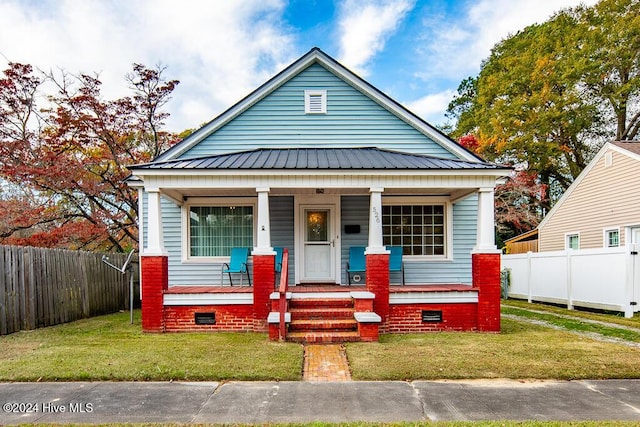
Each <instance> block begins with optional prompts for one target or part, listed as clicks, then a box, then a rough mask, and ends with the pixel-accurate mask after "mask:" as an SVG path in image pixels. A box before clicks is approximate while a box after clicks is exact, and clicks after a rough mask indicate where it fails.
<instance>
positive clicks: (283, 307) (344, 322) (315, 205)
mask: <svg viewBox="0 0 640 427" xmlns="http://www.w3.org/2000/svg"><path fill="white" fill-rule="evenodd" d="M302 154H304V159H306V160H304V161H301V160H300V159H301V157H300V156H301V155H302ZM327 155H331V156H333V157H335V159H336V160H335V161H333V160H332V161H331V162H329V163H327V167H328V168H329V169H327V170H316V169H313V170H310V169H309V167H310V162H311V161H312V159H314V158H316V157H317V158H321V157H322V156H327ZM356 155H358V156H360V157H359V158H360V159H361V160H360V161H361V162H364V163H362V164H359V166H357V167H356V165H355V164H351V163H349V164H343V163H344V162H343V161H342V157H345V158H349V156H351V157H352V158H356V157H355V156H356ZM253 156H257V157H256V159H254V160H255V161H253V163H251V164H250V166H248V165H249V163H247V162H248V161H249V159H252V158H253ZM273 156H279V158H280V157H283V158H284V159H285V160H286V161H285V160H283V161H282V165H283V169H282V170H278V171H277V172H273V171H272V170H271V166H269V165H270V163H269V162H270V160H269V159H271V158H272V157H273ZM263 157H264V158H263ZM333 157H332V158H333ZM294 158H295V160H296V162H295V163H294V162H293V159H294ZM260 159H261V160H260ZM372 159H374V160H375V161H374V160H372ZM222 161H224V162H223V163H220V162H222ZM226 162H229V163H226ZM256 162H257V163H256ZM301 162H302V163H301ZM334 163H335V164H334ZM440 163H443V164H440ZM222 165H226V166H224V167H223V166H222ZM231 165H234V167H237V168H239V169H238V170H239V171H241V172H242V173H237V172H238V171H236V170H234V171H228V170H227V168H230V167H231ZM387 165H397V167H394V168H393V170H387V168H388V167H389V166H387ZM214 166H215V167H214ZM245 167H246V168H248V169H247V170H246V171H245V170H244V168H245ZM436 167H437V168H438V169H436V170H435V171H434V168H436ZM442 167H446V168H452V169H453V168H455V172H451V173H449V172H443V171H442V170H441V168H442ZM139 168H140V172H137V174H139V175H143V174H144V175H145V178H144V179H145V191H144V193H142V192H141V204H140V212H142V215H143V217H144V218H146V219H145V224H146V228H144V229H143V232H144V233H143V235H141V238H140V241H141V242H142V244H143V245H144V251H143V254H142V256H141V258H142V262H141V268H142V286H143V292H142V294H143V302H142V305H143V327H144V329H145V330H146V331H155V332H165V331H191V330H199V331H202V330H206V331H210V330H211V331H213V330H234V331H267V330H268V331H269V332H270V337H271V339H278V340H284V339H289V340H299V341H319V342H330V341H335V340H365V341H375V340H377V339H378V334H379V333H381V332H382V333H386V332H397V333H403V332H426V331H441V330H467V331H469V330H470V331H499V329H500V313H499V298H500V283H499V278H500V274H499V270H500V255H499V251H497V250H496V247H495V243H494V230H493V225H494V221H493V186H494V185H495V179H496V171H495V168H494V167H493V166H489V165H486V164H480V165H478V164H476V163H469V162H465V161H453V160H447V161H444V160H442V159H437V160H436V159H433V158H430V157H426V156H416V155H410V154H406V153H395V152H389V151H383V150H377V149H356V150H354V149H348V150H341V149H331V150H319V149H318V150H315V149H305V150H266V151H265V150H259V151H256V152H246V153H238V154H234V155H224V156H214V157H211V158H207V159H199V160H186V161H173V162H167V163H163V164H162V165H161V167H160V168H159V169H155V168H151V169H147V168H146V166H144V167H143V166H140V167H139ZM256 168H257V169H256ZM396 169H399V170H396ZM196 171H197V172H198V173H195V172H196ZM176 176H180V179H177V178H176ZM239 247H240V248H248V249H249V250H250V256H249V258H248V259H247V262H246V264H247V270H249V271H250V275H251V278H252V280H253V287H251V288H250V287H246V288H243V287H236V286H234V287H231V286H225V285H228V284H229V280H228V278H227V277H226V276H225V275H224V274H221V273H222V272H224V270H223V266H224V265H225V263H229V261H230V257H229V255H230V251H231V249H232V248H239ZM391 247H393V248H395V249H398V248H399V249H400V250H401V252H400V256H401V259H402V263H403V265H404V267H405V268H404V270H403V271H402V273H401V272H398V271H397V270H395V269H394V271H390V250H389V249H390V248H391ZM275 248H288V256H287V263H286V265H284V264H283V266H282V269H281V273H280V274H281V281H280V282H279V286H278V289H277V290H276V292H274V286H275V284H276V269H275V265H276V262H275V257H276V251H275V250H274V249H275ZM355 248H360V249H361V251H362V252H360V253H361V255H360V256H363V257H364V259H365V261H366V262H365V261H362V262H361V267H360V269H359V270H358V271H359V272H362V273H360V274H357V276H358V280H357V281H358V282H359V283H358V286H353V287H351V288H348V287H346V286H343V285H341V284H344V283H348V282H349V279H350V278H352V279H354V280H355V279H356V278H355V276H353V277H351V276H350V274H352V273H351V269H350V268H349V267H348V263H349V262H350V261H351V249H355ZM362 254H364V255H362ZM365 264H366V265H365ZM351 265H352V264H351ZM405 273H406V274H405ZM405 276H406V277H405ZM247 279H248V277H247ZM235 281H236V280H235V279H234V282H235ZM392 281H393V283H405V284H406V286H404V287H400V286H394V285H392ZM318 283H323V284H331V285H333V286H331V287H330V288H325V287H323V288H318V291H317V292H316V291H312V290H311V289H314V288H313V287H314V286H317V285H318ZM303 285H304V286H303ZM307 286H311V287H310V288H307ZM338 308H339V309H340V310H336V309H338ZM347 309H348V310H347ZM338 311H339V312H340V316H337V314H336V313H337V312H338Z"/></svg>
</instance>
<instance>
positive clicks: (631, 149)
mask: <svg viewBox="0 0 640 427" xmlns="http://www.w3.org/2000/svg"><path fill="white" fill-rule="evenodd" d="M609 151H616V152H618V153H620V154H623V155H625V156H627V157H630V158H631V159H634V160H637V161H640V154H638V153H640V143H639V142H627V141H614V142H608V143H606V144H605V145H603V146H602V148H601V149H600V151H598V153H597V154H596V155H595V157H594V158H593V159H592V160H591V161H590V162H589V164H588V165H587V167H585V168H584V170H583V171H582V172H581V173H580V175H578V177H577V178H576V179H575V180H574V181H573V183H571V185H570V186H569V188H567V191H565V192H564V194H563V195H562V197H560V199H559V200H558V201H557V202H556V204H555V205H554V206H553V208H551V210H550V211H549V213H548V214H547V215H546V216H545V217H544V218H543V219H542V221H540V224H538V227H537V229H538V230H539V229H542V228H543V227H544V226H545V224H547V223H548V222H549V221H550V219H551V218H553V216H554V215H555V213H556V212H557V211H559V210H560V209H561V208H562V205H564V204H565V202H566V201H567V199H569V198H570V197H571V194H573V192H574V191H576V189H577V188H578V187H579V186H580V184H581V183H582V181H584V179H585V178H586V177H588V176H589V173H590V172H591V170H592V169H593V168H594V167H596V165H597V164H598V163H599V162H600V161H601V160H602V158H603V157H604V156H605V154H606V153H607V152H609Z"/></svg>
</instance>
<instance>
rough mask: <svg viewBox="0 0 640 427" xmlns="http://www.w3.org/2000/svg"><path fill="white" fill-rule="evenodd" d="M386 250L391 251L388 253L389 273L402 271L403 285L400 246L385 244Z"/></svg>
mask: <svg viewBox="0 0 640 427" xmlns="http://www.w3.org/2000/svg"><path fill="white" fill-rule="evenodd" d="M387 250H389V251H391V254H390V255H389V273H393V272H397V271H399V272H401V273H402V286H404V264H403V263H402V246H387Z"/></svg>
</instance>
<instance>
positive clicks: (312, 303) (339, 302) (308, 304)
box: [289, 298, 353, 308]
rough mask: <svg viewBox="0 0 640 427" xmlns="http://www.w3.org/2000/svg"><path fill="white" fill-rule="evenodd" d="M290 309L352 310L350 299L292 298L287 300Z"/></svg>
mask: <svg viewBox="0 0 640 427" xmlns="http://www.w3.org/2000/svg"><path fill="white" fill-rule="evenodd" d="M289 307H290V308H320V307H322V308H326V307H336V308H352V307H353V300H352V299H351V298H292V299H291V300H289Z"/></svg>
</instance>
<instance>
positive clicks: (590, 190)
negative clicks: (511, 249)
mask: <svg viewBox="0 0 640 427" xmlns="http://www.w3.org/2000/svg"><path fill="white" fill-rule="evenodd" d="M639 176H640V142H635V141H616V142H611V143H607V144H605V145H604V147H602V149H601V150H600V151H599V152H598V154H597V155H596V156H595V158H594V159H593V160H592V161H591V162H590V163H589V165H588V166H587V167H586V168H585V169H584V171H583V172H582V173H581V174H580V175H579V176H578V178H577V179H576V180H575V181H574V183H573V184H572V185H571V186H570V187H569V188H568V189H567V191H566V192H565V194H564V195H563V196H562V198H560V200H559V201H558V202H557V203H556V205H555V206H554V207H553V209H551V211H550V212H549V214H548V215H547V216H546V217H545V218H544V220H543V221H542V222H541V223H540V225H539V226H538V228H537V231H538V250H539V252H538V253H535V254H534V253H529V254H516V255H505V256H503V259H502V264H503V265H502V266H503V268H507V269H510V270H511V287H510V291H509V295H510V296H512V297H517V298H527V299H529V300H538V301H546V302H554V303H562V304H567V305H568V306H569V307H572V306H582V307H592V308H600V309H606V310H616V311H623V312H625V314H626V315H627V316H631V315H632V314H633V313H634V312H637V311H638V310H639V309H638V305H637V301H638V299H639V298H640V263H639V261H638V259H640V257H638V255H637V253H638V246H639V244H640V184H639V183H638V180H637V177H639Z"/></svg>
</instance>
